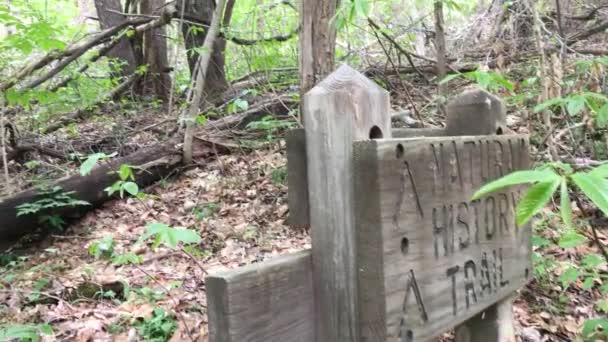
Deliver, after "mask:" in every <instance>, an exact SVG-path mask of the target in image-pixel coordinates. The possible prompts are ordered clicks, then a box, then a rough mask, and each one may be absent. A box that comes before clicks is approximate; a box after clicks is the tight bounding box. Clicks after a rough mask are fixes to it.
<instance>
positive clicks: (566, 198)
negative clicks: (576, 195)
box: [559, 178, 572, 227]
mask: <svg viewBox="0 0 608 342" xmlns="http://www.w3.org/2000/svg"><path fill="white" fill-rule="evenodd" d="M559 207H560V213H561V214H562V221H564V224H565V225H566V227H572V203H571V202H570V194H569V193H568V181H567V179H566V178H562V181H561V191H560V196H559Z"/></svg>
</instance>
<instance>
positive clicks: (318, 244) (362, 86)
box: [302, 65, 391, 342]
mask: <svg viewBox="0 0 608 342" xmlns="http://www.w3.org/2000/svg"><path fill="white" fill-rule="evenodd" d="M302 109H303V115H304V122H306V156H307V167H308V189H309V191H308V194H309V198H310V224H311V239H312V252H313V253H312V255H313V256H312V259H313V269H314V272H313V286H314V293H315V320H316V321H315V329H316V341H318V342H327V341H332V342H341V341H345V342H351V341H358V336H357V334H358V330H357V326H356V321H357V307H356V293H357V290H356V269H355V262H354V259H355V250H354V248H355V230H354V229H355V224H354V221H353V220H354V217H355V213H354V211H353V209H354V204H353V186H352V181H353V168H352V161H353V141H356V140H369V139H373V138H382V137H384V138H390V136H391V126H390V123H391V121H390V116H389V114H388V113H389V94H388V92H387V91H386V90H384V89H382V88H380V87H379V86H378V85H376V84H375V83H374V82H372V81H370V80H369V79H367V78H366V77H365V76H363V75H361V74H360V73H358V72H357V71H355V70H354V69H352V68H350V67H348V66H346V65H344V66H342V67H340V68H339V69H338V70H337V71H336V72H334V73H333V74H331V75H330V76H329V77H328V78H327V79H325V80H324V81H323V82H321V83H319V84H318V85H317V86H316V87H314V88H313V89H312V90H311V91H309V92H308V93H307V94H306V95H305V96H304V98H303V106H302Z"/></svg>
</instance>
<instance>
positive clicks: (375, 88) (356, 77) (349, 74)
mask: <svg viewBox="0 0 608 342" xmlns="http://www.w3.org/2000/svg"><path fill="white" fill-rule="evenodd" d="M355 89H360V90H363V91H364V92H366V93H386V95H387V96H388V92H387V91H386V90H385V89H383V88H382V87H380V86H379V85H377V84H376V83H375V82H374V81H372V80H370V79H369V78H367V77H365V75H363V74H362V73H360V72H358V71H357V70H355V69H353V68H352V67H350V66H349V65H348V64H342V65H341V66H340V67H339V68H338V69H337V70H336V71H334V72H333V73H331V74H329V76H327V77H326V78H325V79H324V80H323V81H321V82H319V84H317V85H316V86H315V87H313V88H312V89H311V90H310V91H309V92H308V93H306V95H308V94H313V93H316V94H319V93H335V92H344V91H346V92H352V91H353V90H355Z"/></svg>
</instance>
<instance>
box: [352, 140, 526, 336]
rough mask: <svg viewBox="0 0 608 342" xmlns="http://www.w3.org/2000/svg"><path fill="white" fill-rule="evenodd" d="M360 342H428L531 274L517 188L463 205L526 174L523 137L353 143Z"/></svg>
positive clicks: (496, 300)
mask: <svg viewBox="0 0 608 342" xmlns="http://www.w3.org/2000/svg"><path fill="white" fill-rule="evenodd" d="M354 160H355V162H354V170H355V183H354V184H355V194H354V196H355V205H356V207H355V213H356V215H357V217H356V230H355V231H356V234H357V241H356V243H357V246H356V248H355V250H356V251H357V256H356V260H357V270H358V298H359V312H360V315H359V317H360V320H359V323H360V329H361V340H362V341H378V342H380V341H381V342H384V341H428V340H431V339H432V338H434V337H436V336H438V335H440V334H441V333H443V332H445V331H446V330H448V329H450V328H453V327H455V326H456V325H458V324H460V323H462V322H464V321H466V320H467V319H469V318H470V317H472V316H474V315H475V314H477V313H479V312H480V311H482V310H484V309H485V308H487V307H489V306H490V305H492V304H493V303H496V302H498V301H500V300H501V299H503V298H505V297H506V296H509V295H510V294H512V293H513V292H514V291H515V290H517V289H518V288H519V287H520V286H521V285H523V284H524V283H525V282H526V279H527V277H528V276H529V274H530V272H531V261H530V258H531V244H530V230H529V227H519V228H518V227H516V226H515V219H514V216H515V215H514V208H515V203H516V201H517V199H518V197H519V192H518V190H519V189H508V190H505V191H502V192H499V193H496V194H491V195H489V196H487V197H485V198H482V199H480V200H477V201H471V197H472V194H473V192H474V191H475V190H477V189H478V188H479V187H480V186H481V185H483V184H485V183H487V182H488V181H490V180H492V179H496V178H498V177H500V176H501V175H505V174H507V173H508V172H510V171H512V170H517V169H523V168H527V167H528V163H529V155H528V141H527V137H525V136H513V135H511V136H490V137H479V136H478V137H449V138H446V137H442V138H425V139H416V138H414V139H390V140H380V141H372V142H357V143H355V159H354Z"/></svg>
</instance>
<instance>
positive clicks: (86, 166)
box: [80, 153, 107, 176]
mask: <svg viewBox="0 0 608 342" xmlns="http://www.w3.org/2000/svg"><path fill="white" fill-rule="evenodd" d="M106 157H107V156H106V154H105V153H94V154H91V155H90V156H89V157H88V158H87V159H86V160H85V161H84V163H82V165H80V175H82V176H87V175H89V174H90V173H91V171H92V170H93V168H94V167H95V165H97V162H99V160H100V159H102V158H106Z"/></svg>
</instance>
